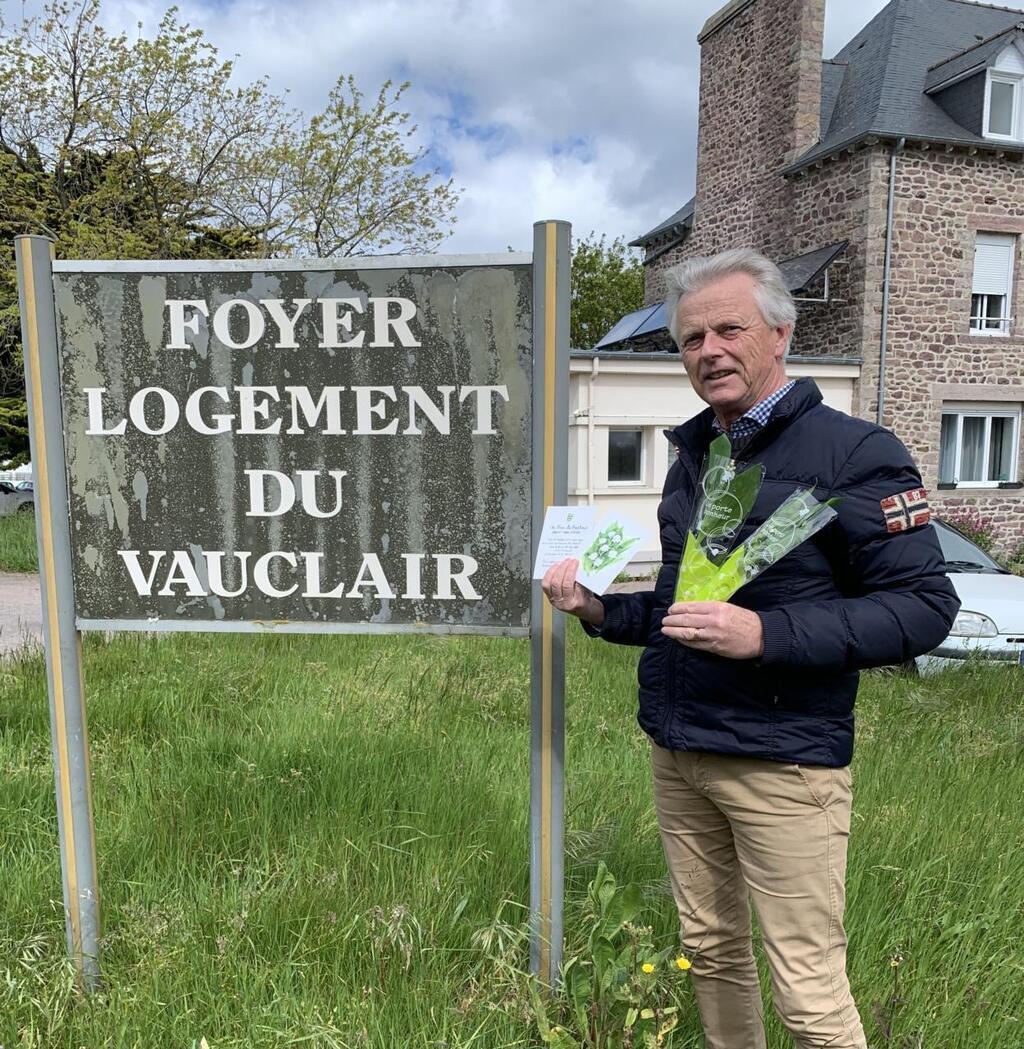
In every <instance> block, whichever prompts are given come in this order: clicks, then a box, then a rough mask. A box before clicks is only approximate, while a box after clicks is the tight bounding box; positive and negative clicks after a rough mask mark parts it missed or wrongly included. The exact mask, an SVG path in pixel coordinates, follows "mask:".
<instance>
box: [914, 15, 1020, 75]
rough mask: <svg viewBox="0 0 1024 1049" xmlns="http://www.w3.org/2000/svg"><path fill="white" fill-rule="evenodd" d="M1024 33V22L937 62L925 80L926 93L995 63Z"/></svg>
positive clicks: (931, 67)
mask: <svg viewBox="0 0 1024 1049" xmlns="http://www.w3.org/2000/svg"><path fill="white" fill-rule="evenodd" d="M1022 31H1024V21H1022V22H1018V23H1017V24H1016V25H1012V26H1010V27H1009V29H1003V30H1001V31H1000V32H998V33H996V34H995V35H994V36H990V37H989V38H988V39H987V40H983V41H981V42H980V43H977V44H975V45H974V46H973V47H967V48H964V50H963V51H960V52H959V53H958V54H955V55H953V57H952V58H948V59H946V61H944V62H936V63H935V65H933V66H930V67H929V68H928V75H927V76H926V77H925V80H924V88H925V91H928V92H931V91H933V90H934V89H935V88H938V87H941V86H942V85H943V84H947V83H949V82H950V81H952V80H955V79H958V78H960V77H963V76H965V75H968V74H970V73H974V72H977V71H980V70H981V69H984V68H985V67H986V66H988V65H990V64H991V63H992V62H993V61H995V59H996V58H997V57H998V56H999V54H1000V53H1001V52H1002V50H1003V48H1004V47H1006V46H1007V44H1009V43H1010V41H1011V40H1014V39H1015V38H1018V37H1019V36H1024V32H1022Z"/></svg>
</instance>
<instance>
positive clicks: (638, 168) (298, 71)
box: [2, 0, 885, 251]
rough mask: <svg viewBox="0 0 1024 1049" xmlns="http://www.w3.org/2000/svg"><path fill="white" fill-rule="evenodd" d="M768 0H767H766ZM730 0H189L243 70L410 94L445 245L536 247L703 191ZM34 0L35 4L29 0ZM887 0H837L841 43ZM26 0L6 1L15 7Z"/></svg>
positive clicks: (152, 10)
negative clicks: (703, 53) (709, 47)
mask: <svg viewBox="0 0 1024 1049" xmlns="http://www.w3.org/2000/svg"><path fill="white" fill-rule="evenodd" d="M762 2H770V0H762ZM723 3H724V0H626V2H623V0H346V2H345V3H337V2H335V0H296V2H286V0H277V2H272V0H263V2H246V0H237V2H235V0H179V4H178V6H179V8H180V11H181V17H183V18H184V19H185V20H187V21H188V22H190V23H191V24H192V25H194V26H199V27H201V28H202V29H203V30H204V31H205V32H206V34H207V36H208V38H209V39H210V40H211V41H212V42H213V43H214V44H215V45H216V46H217V47H218V48H219V49H220V50H221V52H222V54H223V55H224V56H225V57H227V56H231V55H237V56H238V57H237V71H238V74H239V76H240V77H241V78H244V79H245V80H252V79H255V78H257V77H259V76H263V75H264V74H265V75H267V76H268V77H269V80H270V85H271V88H272V89H273V90H275V91H277V92H283V91H285V90H287V91H288V92H289V96H290V98H291V100H292V101H293V103H294V104H295V105H297V106H299V107H301V108H303V109H306V110H308V111H315V110H317V109H318V108H320V107H321V106H322V105H323V103H324V101H325V99H326V96H327V93H328V91H329V90H330V88H331V86H332V85H333V84H334V82H335V81H336V80H337V78H338V76H339V75H340V74H343V73H352V74H354V76H355V77H356V80H357V83H358V84H359V85H360V87H361V88H362V89H363V91H364V92H365V93H366V94H367V95H373V94H375V93H376V90H377V88H378V87H379V86H380V84H381V83H382V82H383V81H384V80H386V79H388V78H391V79H394V80H409V81H411V82H412V87H411V89H410V91H409V93H408V95H407V96H406V98H407V101H408V108H409V110H410V111H411V112H412V114H413V116H414V118H415V120H416V122H417V123H418V125H419V128H420V132H421V134H422V135H423V141H424V142H425V143H426V144H428V145H429V147H430V150H431V158H432V160H433V163H434V165H435V166H437V167H440V168H441V169H443V170H444V171H445V172H446V173H450V174H451V175H452V176H453V177H454V179H455V182H456V185H458V186H460V187H462V188H463V192H462V196H461V203H460V206H459V210H458V222H457V224H456V228H455V233H454V234H453V236H452V237H451V238H450V239H449V240H448V241H447V242H446V244H445V245H444V246H443V250H446V251H501V250H504V249H505V248H506V247H509V246H511V247H513V248H515V249H525V248H527V247H529V245H530V240H531V232H530V231H531V226H532V223H533V222H534V221H535V220H537V219H541V218H565V219H568V220H570V221H571V222H572V224H573V228H574V232H575V234H576V235H577V236H582V235H585V234H586V233H587V232H589V231H590V230H594V231H596V232H598V233H606V234H608V235H609V237H614V236H617V235H625V236H626V238H627V239H632V238H633V237H635V236H637V235H639V234H640V233H643V232H644V231H645V230H647V229H649V228H650V227H652V226H653V225H655V224H656V223H657V222H659V221H661V219H663V218H665V217H666V216H667V215H669V214H671V213H672V212H673V211H675V210H676V208H678V207H679V206H680V205H681V204H682V203H683V202H684V201H685V200H686V199H687V198H688V197H689V196H690V195H691V194H692V192H693V186H694V150H695V146H696V114H697V87H698V70H699V52H698V48H697V33H698V31H699V29H700V27H701V25H702V24H703V22H704V20H705V19H706V18H707V17H708V16H709V15H711V14H713V13H714V12H715V11H716V10H718V9H719V8H720V7H721V6H722V5H723ZM26 6H28V7H30V8H31V7H35V6H37V5H35V4H32V5H26ZM166 6H168V4H166V3H161V2H158V0H103V21H104V22H105V23H106V24H107V25H108V27H110V28H113V29H119V30H120V29H126V30H133V29H134V27H135V26H136V24H137V23H139V22H141V23H142V24H143V25H144V26H145V27H147V28H149V29H151V28H152V27H153V26H154V25H155V23H156V21H157V20H158V19H159V16H160V14H161V13H162V12H163V11H164V9H165V7H166ZM883 6H885V0H859V2H858V3H856V4H853V3H850V2H849V0H828V7H827V15H826V24H825V54H826V55H828V56H831V55H833V54H834V53H835V52H836V51H837V50H839V48H840V47H842V45H843V44H844V43H845V42H846V41H847V40H848V39H849V38H850V37H852V36H853V35H854V33H855V32H856V31H857V30H858V29H860V28H861V26H863V25H864V24H865V23H866V22H867V21H868V20H869V19H870V18H871V17H872V16H873V15H874V14H875V13H876V12H877V11H879V10H881V8H882V7H883ZM20 8H21V5H20V4H16V3H14V2H12V0H7V2H6V3H3V5H2V10H3V13H4V14H5V15H6V16H7V18H8V20H13V18H15V17H17V14H18V13H20Z"/></svg>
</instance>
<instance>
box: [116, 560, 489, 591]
mask: <svg viewBox="0 0 1024 1049" xmlns="http://www.w3.org/2000/svg"><path fill="white" fill-rule="evenodd" d="M168 555H169V556H168ZM117 556H118V557H120V558H121V560H122V561H124V564H125V568H127V570H128V575H129V577H130V579H131V581H132V585H133V586H134V587H135V590H136V593H138V595H139V596H140V597H152V596H153V595H154V594H156V595H158V596H160V597H240V596H241V595H242V594H244V593H245V592H246V590H248V589H249V581H250V577H251V580H252V585H253V586H255V587H256V589H257V590H258V591H259V592H260V593H261V594H264V595H266V596H267V597H273V598H284V597H291V596H292V595H293V594H295V593H300V596H301V597H306V598H340V597H346V598H362V597H367V596H369V597H376V598H386V599H390V598H395V597H398V596H399V593H398V590H396V584H397V585H398V586H399V588H400V589H401V591H402V593H401V597H402V598H403V599H405V600H408V601H422V600H425V598H426V596H427V595H426V594H425V593H424V589H423V586H424V581H423V562H424V560H425V559H426V555H425V554H402V555H401V557H402V560H403V561H404V562H405V564H404V566H401V567H400V568H399V570H398V572H397V573H396V572H394V571H393V572H392V575H391V577H390V578H389V576H388V573H387V572H386V571H385V569H384V566H383V565H382V564H381V560H380V558H379V557H378V556H377V554H363V555H362V561H361V562H360V565H359V569H358V571H357V572H356V574H355V578H354V579H353V580H352V582H351V584H348V583H346V582H345V581H344V580H332V581H331V582H330V583H328V584H327V587H328V588H327V589H325V588H324V583H323V580H322V567H323V566H322V561H323V556H324V555H323V553H322V552H321V551H319V550H304V551H299V552H297V553H293V552H292V551H290V550H268V551H267V552H266V553H263V554H259V555H257V556H255V557H254V556H253V551H251V550H236V551H233V552H232V553H230V554H229V553H227V552H226V551H224V550H201V551H198V552H197V553H195V554H194V555H193V554H192V553H190V552H189V551H188V550H147V551H145V555H143V552H142V551H141V550H118V551H117ZM144 556H145V559H146V560H145V563H144ZM225 558H232V559H233V560H234V561H235V562H236V563H237V571H238V580H237V582H236V585H235V586H233V587H232V586H229V585H228V583H227V581H226V578H225V577H226V572H225V564H224V562H225ZM431 559H432V560H433V561H434V562H435V564H434V565H433V566H431V567H433V570H434V571H433V586H432V587H431V588H430V589H431V590H432V593H431V595H430V596H431V599H432V600H435V601H452V600H455V593H454V591H453V589H452V587H453V586H455V587H457V588H458V591H459V593H460V594H461V596H462V597H463V598H464V599H465V600H468V601H479V600H480V594H478V593H477V591H476V590H475V589H474V587H473V584H472V583H471V582H470V576H472V575H473V573H474V572H476V570H477V568H478V565H477V562H476V559H475V558H473V557H470V555H469V554H433V555H431ZM250 561H251V562H252V567H251V570H250ZM275 561H277V562H280V564H279V565H278V566H277V567H276V568H275V575H279V576H280V575H281V574H287V575H289V576H291V577H292V578H293V579H294V581H293V582H290V583H289V584H288V585H286V586H278V585H275V583H274V581H273V580H272V579H271V577H270V573H271V565H272V564H273V562H275ZM281 565H284V566H286V567H284V568H282V567H281ZM398 576H400V577H401V582H400V583H399V582H398V578H397V577H398Z"/></svg>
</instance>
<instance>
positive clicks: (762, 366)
mask: <svg viewBox="0 0 1024 1049" xmlns="http://www.w3.org/2000/svg"><path fill="white" fill-rule="evenodd" d="M676 316H677V318H678V321H679V352H680V355H681V356H682V358H683V366H684V367H685V368H686V374H687V375H689V377H690V383H691V384H692V385H693V388H694V390H696V391H697V395H698V396H699V397H700V398H701V399H702V400H704V401H707V403H708V404H710V405H711V407H712V408H713V409H714V410H715V414H716V415H717V416H718V417H719V419H720V420H721V421H722V422H723V423H725V424H726V425H729V424H731V423H733V422H735V421H736V420H737V419H738V418H739V417H740V416H741V415H742V414H743V413H744V412H745V411H747V410H748V409H749V408H752V407H753V406H754V405H755V404H757V403H758V401H761V400H763V399H764V398H765V397H767V396H768V395H769V394H770V393H773V392H774V391H775V390H777V389H778V388H779V387H780V386H782V385H783V384H784V383H785V381H786V372H785V368H784V366H783V357H784V355H785V352H786V340H787V339H788V337H789V334H790V331H791V329H790V328H789V327H788V326H787V327H783V328H770V327H769V326H768V325H767V324H765V322H764V318H763V317H762V316H761V311H760V310H759V309H758V306H757V300H756V299H755V298H754V280H753V278H752V277H749V276H748V275H747V274H745V273H733V274H731V275H730V276H728V277H722V278H721V279H719V280H716V281H714V282H713V283H711V284H708V285H705V287H703V288H701V289H700V291H695V292H691V293H690V294H689V295H684V296H683V297H682V298H681V299H680V300H679V306H678V308H677V314H676Z"/></svg>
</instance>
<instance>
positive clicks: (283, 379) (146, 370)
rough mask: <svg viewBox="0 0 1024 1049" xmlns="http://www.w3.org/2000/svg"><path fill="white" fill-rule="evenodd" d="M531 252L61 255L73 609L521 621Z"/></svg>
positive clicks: (393, 622)
mask: <svg viewBox="0 0 1024 1049" xmlns="http://www.w3.org/2000/svg"><path fill="white" fill-rule="evenodd" d="M530 260H531V257H530V256H517V255H508V256H486V257H481V258H480V259H479V260H475V261H474V263H473V264H467V263H466V260H465V257H462V258H460V259H459V260H458V262H455V260H454V259H453V260H448V261H447V262H446V260H444V259H441V258H437V257H433V258H431V259H429V260H416V263H410V264H409V265H408V266H402V267H401V268H398V267H396V266H395V261H394V260H366V262H365V263H364V262H360V263H359V264H358V266H355V267H353V268H351V269H326V268H324V267H325V265H326V264H325V263H324V262H323V261H322V260H319V261H317V262H315V263H306V264H304V263H280V264H277V263H268V262H260V263H257V264H255V265H256V266H258V267H259V268H258V269H257V268H251V269H249V268H247V265H246V264H245V263H237V262H236V263H230V264H223V265H220V264H217V263H205V264H204V263H194V262H192V263H187V264H186V263H180V264H178V263H166V262H163V263H117V264H104V263H77V264H76V263H57V264H55V266H54V276H53V279H54V299H55V305H56V318H57V336H58V347H59V360H60V385H61V401H62V412H63V422H64V432H65V445H66V464H67V476H68V495H69V503H70V516H71V541H72V556H73V563H74V591H75V607H76V612H77V617H78V622H79V625H80V627H90V626H99V625H107V624H109V625H111V626H116V627H120V628H123V627H125V626H126V625H133V626H137V627H143V626H144V627H147V628H153V627H156V628H165V629H203V630H208V629H263V628H266V627H268V626H272V625H273V626H276V627H278V628H281V627H282V626H283V627H284V628H286V629H288V628H291V629H303V630H309V629H313V630H315V629H323V630H380V631H389V632H390V631H397V630H418V629H425V630H433V631H441V632H448V631H452V632H468V633H504V634H525V633H527V632H528V628H529V620H530V597H531V581H530V567H531V565H530V555H531V489H530V485H531V480H530V479H531V448H532V444H531V440H532V437H531V434H532V426H533V418H532V410H531V388H532V378H531V371H532V367H533V350H532V347H533V322H534V318H533V283H532V280H533V278H532V267H531V265H530ZM385 261H386V262H387V264H386V265H376V264H375V263H377V262H379V263H384V262H385ZM477 262H478V263H479V264H477ZM449 263H451V264H449Z"/></svg>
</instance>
